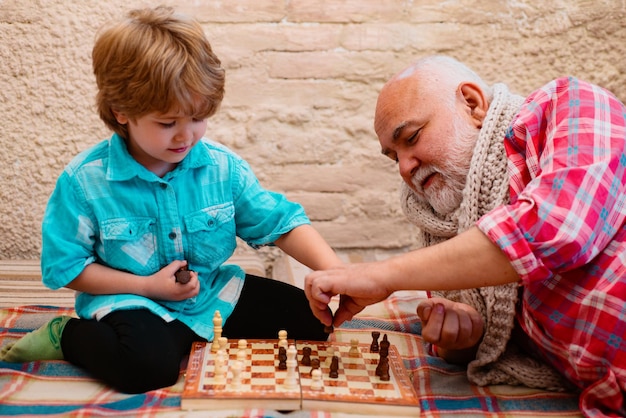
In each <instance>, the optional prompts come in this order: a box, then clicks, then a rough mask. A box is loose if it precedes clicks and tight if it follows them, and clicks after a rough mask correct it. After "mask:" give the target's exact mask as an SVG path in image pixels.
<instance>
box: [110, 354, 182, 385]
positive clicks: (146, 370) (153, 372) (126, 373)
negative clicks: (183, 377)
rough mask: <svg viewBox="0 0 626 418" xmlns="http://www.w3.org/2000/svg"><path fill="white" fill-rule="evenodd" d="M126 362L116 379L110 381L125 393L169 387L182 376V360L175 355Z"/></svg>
mask: <svg viewBox="0 0 626 418" xmlns="http://www.w3.org/2000/svg"><path fill="white" fill-rule="evenodd" d="M139 357H141V356H139ZM124 363H125V364H124V365H122V367H121V368H120V373H119V374H118V378H117V379H116V381H115V382H109V383H110V385H111V386H113V387H114V388H115V389H117V390H119V391H120V392H124V393H144V392H149V391H151V390H155V389H161V388H165V387H169V386H172V385H174V384H176V382H177V381H178V378H179V376H180V362H179V361H178V360H177V359H176V358H175V356H168V357H167V358H163V359H154V358H153V359H152V360H149V359H146V358H137V359H134V361H126V362H124Z"/></svg>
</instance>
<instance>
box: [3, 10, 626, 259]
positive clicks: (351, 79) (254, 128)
mask: <svg viewBox="0 0 626 418" xmlns="http://www.w3.org/2000/svg"><path fill="white" fill-rule="evenodd" d="M156 3H158V2H152V1H137V0H108V1H106V2H105V1H101V0H73V1H70V0H65V1H64V0H0V58H1V59H0V111H1V112H0V113H1V116H0V117H1V120H2V130H1V131H0V202H1V203H0V258H18V259H19V258H37V257H38V256H39V248H40V223H41V218H42V214H43V210H44V207H45V204H46V201H47V198H48V195H49V194H50V192H51V191H52V189H53V187H54V182H55V179H56V177H57V176H58V174H59V172H60V171H61V170H62V168H63V166H64V165H65V164H66V163H67V162H68V161H69V160H70V158H71V157H72V156H73V155H75V154H76V153H77V152H78V151H80V150H82V149H84V148H86V147H88V146H91V145H93V144H95V143H96V142H99V141H100V140H101V139H103V138H104V137H105V136H107V135H108V132H107V131H106V130H105V128H104V126H103V125H102V123H101V122H100V121H99V120H98V118H97V117H96V115H95V112H94V109H93V97H94V82H93V79H92V74H91V67H90V51H91V46H92V43H93V39H94V35H95V31H96V29H97V28H98V27H99V26H100V25H101V24H102V23H103V22H104V21H106V20H108V19H110V18H112V17H117V16H119V15H121V14H122V13H123V12H124V11H125V10H127V9H128V8H131V7H136V6H142V5H146V4H156ZM170 4H174V5H178V6H179V9H181V10H183V11H186V12H190V13H193V14H194V15H195V16H197V17H198V18H199V19H200V20H201V21H202V22H203V25H204V27H205V28H206V32H207V34H208V36H209V38H210V40H211V41H212V44H213V46H214V49H215V50H216V51H217V53H218V55H219V56H220V58H221V59H222V61H223V64H224V66H225V67H226V69H227V93H226V98H225V101H224V103H223V106H222V109H221V111H220V112H219V113H218V115H216V116H215V117H214V118H213V119H211V120H210V121H209V128H208V132H207V135H208V136H210V137H212V138H214V139H216V140H218V141H221V142H223V143H224V144H226V145H228V146H230V147H232V148H233V149H234V150H235V151H236V152H238V153H240V154H241V155H242V156H244V157H245V158H246V159H248V160H249V161H250V163H251V164H252V166H253V168H254V169H255V171H256V173H257V175H258V177H259V178H260V180H261V182H262V183H263V184H264V185H265V186H266V187H268V188H271V189H275V190H278V191H283V192H285V193H287V195H288V196H290V197H291V198H293V199H295V200H298V201H300V202H301V203H303V204H304V206H305V208H306V209H307V210H308V213H309V215H310V216H311V218H312V219H313V221H314V224H315V225H316V226H317V227H318V228H319V230H320V231H321V233H322V234H323V235H324V236H325V237H326V238H327V239H328V240H329V242H330V243H331V244H332V245H333V246H335V247H336V248H338V249H348V248H360V249H373V248H383V249H398V248H402V247H407V246H411V245H412V243H413V237H412V235H413V232H414V230H413V229H412V228H411V227H408V226H407V224H406V222H405V221H404V219H403V217H402V214H401V212H400V211H399V208H398V203H397V201H398V198H397V185H398V181H399V177H398V176H397V172H396V167H395V166H394V164H393V163H392V162H390V161H387V160H386V159H385V158H383V157H382V156H381V155H380V153H379V146H378V142H377V140H376V137H375V136H374V133H373V129H372V115H373V109H374V105H375V100H376V96H377V92H378V90H379V89H380V87H381V85H382V83H384V81H385V80H386V79H387V78H388V77H389V76H391V75H392V74H393V73H395V72H396V71H398V70H400V69H401V68H402V67H404V66H405V65H407V64H408V63H409V62H410V61H412V60H413V59H414V58H416V57H419V56H422V55H426V54H432V53H444V54H449V55H452V56H454V57H456V58H458V59H460V60H463V61H465V62H467V63H468V64H470V66H472V67H473V68H474V69H476V70H477V72H479V73H480V74H482V75H484V77H485V78H486V79H487V80H488V81H489V82H496V81H504V82H507V83H508V84H509V85H510V86H511V87H512V89H513V90H514V91H517V92H518V93H522V94H527V93H529V92H530V91H531V90H533V89H534V88H536V87H539V86H540V85H541V84H543V83H545V82H547V81H549V80H550V79H552V78H554V77H557V76H561V75H575V76H578V77H581V78H584V79H587V80H589V81H592V82H596V83H598V84H600V85H603V86H605V87H607V88H609V89H611V90H612V91H614V92H615V93H616V95H617V96H618V97H619V98H621V99H622V100H626V59H625V58H624V55H625V53H626V48H625V46H626V0H550V1H545V2H539V1H536V0H491V1H490V0H456V1H439V0H343V1H342V0H283V1H279V0H220V1H211V0H205V1H202V0H199V1H191V0H188V1H178V2H175V3H171V2H170ZM538 4H541V5H538Z"/></svg>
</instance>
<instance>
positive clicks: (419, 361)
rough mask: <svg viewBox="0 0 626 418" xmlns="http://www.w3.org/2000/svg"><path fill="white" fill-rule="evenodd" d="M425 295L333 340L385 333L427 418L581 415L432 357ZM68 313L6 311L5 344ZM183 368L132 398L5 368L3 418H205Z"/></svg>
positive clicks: (1, 334)
mask: <svg viewBox="0 0 626 418" xmlns="http://www.w3.org/2000/svg"><path fill="white" fill-rule="evenodd" d="M420 297H422V294H417V293H415V292H398V293H396V294H394V295H392V297H390V298H389V299H388V300H386V301H384V302H381V303H379V304H376V305H373V306H371V307H368V308H367V309H366V310H365V311H363V312H362V313H361V314H359V316H358V317H357V318H355V319H354V320H352V321H350V322H348V323H345V324H344V325H343V326H342V327H341V328H339V329H337V330H336V331H335V333H334V334H333V336H332V339H334V340H337V341H345V342H348V341H350V339H352V338H358V339H359V340H361V341H362V342H370V341H371V331H372V330H374V329H378V330H383V332H385V333H387V335H388V337H389V340H390V341H391V343H392V344H394V345H395V346H396V347H397V348H398V350H399V352H400V353H401V355H402V357H403V360H404V364H405V366H406V369H407V370H408V372H409V374H410V376H411V378H412V381H413V385H414V387H415V390H416V392H417V393H418V394H419V396H420V398H421V414H420V416H423V417H470V418H471V417H580V416H581V415H580V412H579V411H578V403H577V396H575V395H572V394H563V393H551V392H544V391H538V390H533V389H528V388H523V387H512V386H490V387H477V386H473V385H470V384H469V383H468V381H467V379H466V377H465V371H464V369H463V368H461V367H457V366H452V365H449V364H446V363H445V362H444V361H442V360H441V359H439V358H436V357H432V356H429V355H428V353H427V352H426V350H425V347H424V344H423V342H422V340H421V338H420V336H419V334H420V331H421V327H420V323H419V320H418V318H417V316H416V314H415V306H416V303H417V299H418V298H420ZM62 314H63V315H68V314H73V310H72V309H69V308H59V307H49V306H22V307H14V308H4V309H0V346H2V345H4V344H6V343H8V342H10V341H13V340H15V339H17V338H20V337H21V336H22V335H24V334H25V333H26V332H28V331H30V330H32V329H35V328H37V327H39V326H40V325H42V324H43V323H45V322H46V321H48V320H49V319H50V318H52V317H54V316H56V315H62ZM183 382H184V368H181V375H180V378H179V380H178V383H177V384H176V385H174V386H172V387H169V388H165V389H161V390H155V391H152V392H148V393H145V394H140V395H127V394H122V393H119V392H115V391H114V390H112V389H110V388H108V387H106V386H104V385H102V384H100V383H99V382H97V381H95V380H94V379H92V378H91V377H90V376H89V375H87V374H86V373H85V372H84V371H83V370H81V369H80V368H78V367H75V366H73V365H71V364H69V363H67V362H64V361H40V362H32V363H25V364H13V363H3V362H0V415H2V416H7V415H17V416H64V417H83V416H129V417H130V416H132V417H180V416H185V417H196V416H197V417H206V416H207V415H206V411H204V412H203V411H181V409H180V395H181V392H182V389H183ZM211 416H212V417H218V418H219V417H289V418H313V417H320V418H323V417H325V418H340V417H343V416H345V417H354V415H346V414H337V413H333V414H330V413H326V412H323V411H296V412H293V413H289V414H282V413H280V412H278V411H268V410H260V409H255V410H229V411H217V412H216V411H211Z"/></svg>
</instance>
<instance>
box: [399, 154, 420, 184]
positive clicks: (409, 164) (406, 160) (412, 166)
mask: <svg viewBox="0 0 626 418" xmlns="http://www.w3.org/2000/svg"><path fill="white" fill-rule="evenodd" d="M419 166H420V163H419V160H418V159H417V158H415V157H414V156H412V155H410V154H404V155H398V169H399V170H400V177H402V179H403V180H404V181H405V182H407V183H408V184H411V179H412V178H413V176H414V175H415V173H416V172H417V169H418V168H419Z"/></svg>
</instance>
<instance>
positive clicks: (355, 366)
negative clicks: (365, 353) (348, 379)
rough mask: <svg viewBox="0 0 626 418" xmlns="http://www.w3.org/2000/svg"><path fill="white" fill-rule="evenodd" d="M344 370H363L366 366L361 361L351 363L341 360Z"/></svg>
mask: <svg viewBox="0 0 626 418" xmlns="http://www.w3.org/2000/svg"><path fill="white" fill-rule="evenodd" d="M343 368H344V370H365V369H366V368H367V367H366V366H365V364H363V363H362V362H359V363H352V362H346V361H344V362H343Z"/></svg>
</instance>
